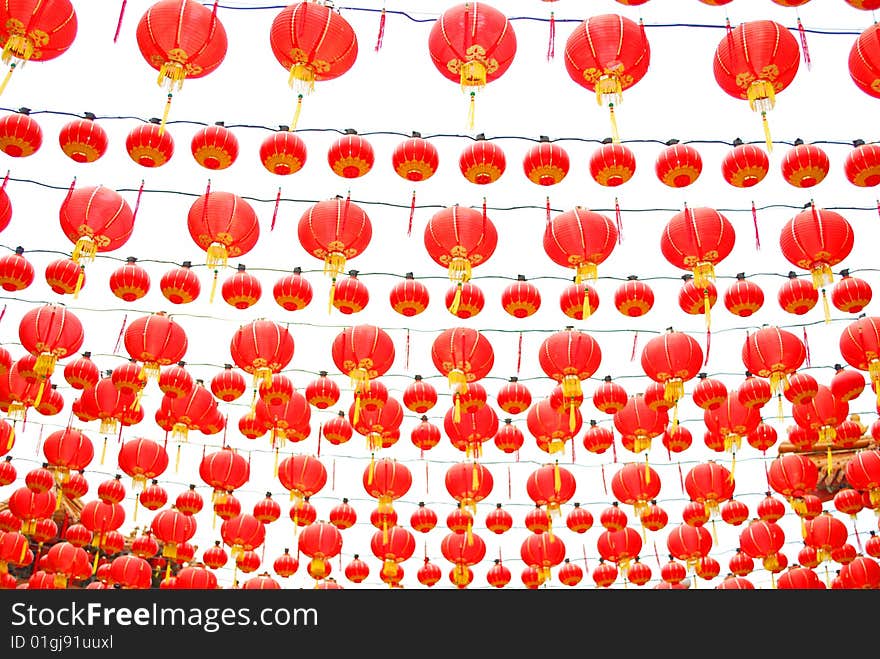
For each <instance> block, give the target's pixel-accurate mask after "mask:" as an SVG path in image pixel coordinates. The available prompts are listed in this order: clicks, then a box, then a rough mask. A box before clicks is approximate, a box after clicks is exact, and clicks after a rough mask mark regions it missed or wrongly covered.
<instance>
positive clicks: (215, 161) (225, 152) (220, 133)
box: [190, 121, 238, 170]
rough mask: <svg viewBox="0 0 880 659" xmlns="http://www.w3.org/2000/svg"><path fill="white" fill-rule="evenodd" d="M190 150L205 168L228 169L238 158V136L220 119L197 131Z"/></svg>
mask: <svg viewBox="0 0 880 659" xmlns="http://www.w3.org/2000/svg"><path fill="white" fill-rule="evenodd" d="M190 150H191V151H192V155H193V158H195V161H196V162H197V163H199V164H200V165H201V166H202V167H204V168H205V169H210V170H220V169H226V168H227V167H229V166H230V165H232V163H234V162H235V160H236V158H238V138H237V137H236V136H235V134H234V133H233V132H232V131H231V130H229V129H228V128H226V126H224V125H223V122H219V121H218V122H217V123H216V124H214V125H213V126H206V127H204V128H201V129H199V130H197V131H196V133H195V135H193V137H192V140H191V142H190Z"/></svg>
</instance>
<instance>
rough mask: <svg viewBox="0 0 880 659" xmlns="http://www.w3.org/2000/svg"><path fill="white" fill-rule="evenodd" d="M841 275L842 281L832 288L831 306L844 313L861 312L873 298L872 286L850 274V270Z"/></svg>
mask: <svg viewBox="0 0 880 659" xmlns="http://www.w3.org/2000/svg"><path fill="white" fill-rule="evenodd" d="M840 275H841V277H840V279H838V280H837V282H836V283H835V284H834V286H833V287H832V288H831V304H833V305H834V307H835V309H837V310H839V311H843V312H844V313H858V312H860V311H861V310H862V309H864V308H865V307H866V306H867V305H868V303H869V302H870V301H871V298H872V297H873V291H872V290H871V285H870V284H869V283H868V282H867V281H865V280H864V279H862V278H860V277H854V276H852V275H851V274H849V270H842V271H841V272H840Z"/></svg>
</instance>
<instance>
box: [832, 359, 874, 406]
mask: <svg viewBox="0 0 880 659" xmlns="http://www.w3.org/2000/svg"><path fill="white" fill-rule="evenodd" d="M865 386H866V385H865V376H864V375H862V374H861V373H859V372H858V371H856V370H853V369H850V368H844V367H843V366H841V365H840V364H835V365H834V375H833V376H831V382H830V383H829V387H830V388H831V393H832V394H834V397H835V398H837V399H839V400H842V401H846V402H849V401H851V400H854V399H856V398H858V397H859V396H860V395H861V393H862V392H863V391H864V390H865Z"/></svg>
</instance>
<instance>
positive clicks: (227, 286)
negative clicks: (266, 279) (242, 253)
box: [220, 263, 263, 309]
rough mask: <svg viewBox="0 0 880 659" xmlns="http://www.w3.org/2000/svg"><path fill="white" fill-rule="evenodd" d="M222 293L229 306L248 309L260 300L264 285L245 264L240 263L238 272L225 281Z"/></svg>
mask: <svg viewBox="0 0 880 659" xmlns="http://www.w3.org/2000/svg"><path fill="white" fill-rule="evenodd" d="M220 294H221V295H222V296H223V301H224V302H226V304H228V305H229V306H231V307H235V308H236V309H248V308H250V307H252V306H254V305H255V304H256V303H257V302H259V300H260V297H261V296H262V294H263V287H262V285H261V284H260V280H259V279H257V277H255V276H254V275H252V274H251V273H249V272H247V270H246V268H245V266H244V265H243V264H241V263H239V264H238V268H237V269H236V272H235V273H234V274H233V275H232V276H230V277H228V278H227V279H226V280H225V281H224V282H223V285H222V286H221V287H220Z"/></svg>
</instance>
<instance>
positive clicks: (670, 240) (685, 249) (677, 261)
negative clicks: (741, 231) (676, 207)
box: [660, 206, 736, 288]
mask: <svg viewBox="0 0 880 659" xmlns="http://www.w3.org/2000/svg"><path fill="white" fill-rule="evenodd" d="M735 242H736V235H735V231H734V228H733V224H731V222H730V220H728V219H727V218H726V217H725V216H724V215H722V214H721V213H719V212H718V211H716V210H715V209H713V208H708V207H705V206H699V207H697V208H688V207H685V209H684V210H683V211H681V212H679V213H676V214H675V215H673V216H672V217H671V218H670V219H669V221H668V222H667V223H666V226H665V227H664V229H663V233H662V235H661V237H660V251H661V252H662V254H663V256H664V257H665V258H666V260H667V261H669V263H671V264H672V265H674V266H675V267H677V268H681V269H682V270H690V271H691V272H692V273H693V275H694V280H693V283H694V285H695V286H696V287H697V288H702V287H703V286H705V285H706V284H707V283H710V281H711V280H714V279H715V266H717V265H718V264H719V263H720V262H721V261H722V260H724V259H725V258H726V257H727V256H728V255H729V254H730V252H731V251H732V250H733V246H734V244H735Z"/></svg>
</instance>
